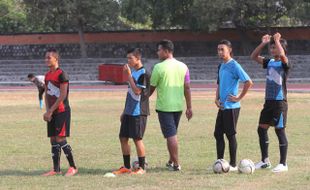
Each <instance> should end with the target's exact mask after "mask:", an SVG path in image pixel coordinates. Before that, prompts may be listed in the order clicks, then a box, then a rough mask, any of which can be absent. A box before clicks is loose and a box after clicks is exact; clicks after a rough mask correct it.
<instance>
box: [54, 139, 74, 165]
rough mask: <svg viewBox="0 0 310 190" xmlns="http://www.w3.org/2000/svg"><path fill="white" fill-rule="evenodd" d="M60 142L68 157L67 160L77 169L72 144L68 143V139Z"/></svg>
mask: <svg viewBox="0 0 310 190" xmlns="http://www.w3.org/2000/svg"><path fill="white" fill-rule="evenodd" d="M58 144H59V145H60V146H61V148H62V150H63V151H64V153H65V155H66V157H67V160H68V162H69V165H70V167H73V168H75V169H76V166H75V163H74V159H73V154H72V148H71V146H70V145H69V144H68V143H67V141H66V140H64V141H62V142H60V143H58Z"/></svg>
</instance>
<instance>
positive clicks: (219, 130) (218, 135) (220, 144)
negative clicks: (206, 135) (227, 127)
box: [214, 110, 225, 159]
mask: <svg viewBox="0 0 310 190" xmlns="http://www.w3.org/2000/svg"><path fill="white" fill-rule="evenodd" d="M222 117H223V111H222V110H219V111H218V113H217V118H216V123H215V129H214V138H215V140H216V153H217V159H223V158H224V152H225V141H224V130H223V118H222Z"/></svg>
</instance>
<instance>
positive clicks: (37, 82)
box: [27, 73, 45, 109]
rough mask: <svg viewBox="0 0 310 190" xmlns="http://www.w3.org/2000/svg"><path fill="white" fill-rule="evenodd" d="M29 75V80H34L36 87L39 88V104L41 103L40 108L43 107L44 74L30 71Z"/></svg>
mask: <svg viewBox="0 0 310 190" xmlns="http://www.w3.org/2000/svg"><path fill="white" fill-rule="evenodd" d="M27 77H28V80H29V81H30V82H32V83H33V84H34V85H36V87H37V88H38V91H39V105H40V108H41V109H43V94H44V91H45V85H44V76H43V75H38V76H34V74H32V73H29V74H28V76H27Z"/></svg>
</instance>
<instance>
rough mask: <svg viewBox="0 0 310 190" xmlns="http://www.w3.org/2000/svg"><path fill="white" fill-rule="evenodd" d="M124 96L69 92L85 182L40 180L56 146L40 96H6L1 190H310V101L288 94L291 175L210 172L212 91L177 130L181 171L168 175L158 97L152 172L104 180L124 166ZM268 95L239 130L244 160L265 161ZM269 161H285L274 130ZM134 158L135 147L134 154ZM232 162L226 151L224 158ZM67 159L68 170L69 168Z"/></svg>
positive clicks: (245, 109)
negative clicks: (262, 138) (263, 121)
mask: <svg viewBox="0 0 310 190" xmlns="http://www.w3.org/2000/svg"><path fill="white" fill-rule="evenodd" d="M125 93H126V92H125V91H124V92H71V94H70V103H71V107H72V131H71V132H72V137H70V139H69V142H70V144H71V145H72V148H73V150H74V155H75V159H76V162H77V166H78V167H79V171H80V173H79V175H78V176H74V177H72V178H65V177H63V176H57V177H49V178H44V177H41V176H40V174H41V173H42V172H44V171H46V170H48V169H50V168H51V158H50V145H49V141H48V139H47V138H46V124H45V123H44V122H43V120H42V114H43V111H42V110H40V109H39V106H38V102H37V94H36V92H35V91H28V92H27V91H21V92H0V134H1V138H0V144H1V147H0V189H31V190H34V189H55V188H56V187H57V188H59V189H272V190H273V189H281V190H283V189H294V190H297V189H310V187H309V184H310V164H309V163H310V162H309V161H310V150H309V148H308V147H307V143H308V142H309V137H310V136H309V123H310V116H309V114H308V113H307V112H308V110H309V106H310V94H289V118H288V128H287V133H288V139H289V155H288V165H289V172H287V173H282V174H273V173H272V172H271V171H270V170H264V171H256V172H255V173H254V174H253V175H242V174H238V173H228V174H225V175H215V174H213V173H212V171H211V170H210V167H211V165H212V163H213V161H214V160H215V158H216V153H215V140H214V138H213V129H214V123H215V117H216V113H217V109H216V108H215V106H214V104H213V100H214V93H213V92H193V107H194V109H193V110H194V118H193V120H192V121H190V122H187V120H186V119H185V118H184V117H183V118H182V120H181V125H180V130H179V140H180V160H181V164H182V169H183V170H182V171H181V172H177V173H176V172H169V171H167V170H166V168H165V167H164V164H165V162H166V161H167V151H166V146H165V141H164V139H163V137H162V135H161V131H160V128H159V123H158V120H157V116H156V112H155V111H154V103H155V102H154V100H155V97H152V98H151V110H152V113H151V116H150V117H149V120H148V126H147V130H146V134H145V139H144V141H145V146H146V149H147V159H148V162H149V166H150V167H149V169H148V171H147V174H146V175H144V176H121V177H116V178H104V177H103V175H104V174H105V173H106V172H109V171H111V170H113V169H117V168H118V167H119V166H121V164H122V156H121V151H120V146H119V142H118V132H119V125H120V123H119V114H120V113H121V111H122V109H123V106H124V100H125ZM263 95H264V94H263V93H261V92H259V93H257V92H251V93H250V94H249V95H248V96H247V97H246V98H245V99H244V100H243V102H242V109H241V113H240V118H239V125H238V136H237V138H238V160H240V159H242V158H250V159H252V160H253V161H258V160H259V158H260V152H259V144H258V137H257V133H256V129H257V122H258V118H259V113H260V110H261V108H262V106H263ZM269 135H270V159H271V161H272V163H273V165H276V164H277V162H278V160H279V151H278V142H277V138H276V135H275V133H274V132H273V130H272V129H270V130H269ZM132 150H133V154H135V152H134V147H133V148H132ZM225 155H226V158H228V152H227V151H226V153H225ZM67 167H68V165H67V161H66V160H65V158H62V169H63V171H65V170H66V169H67Z"/></svg>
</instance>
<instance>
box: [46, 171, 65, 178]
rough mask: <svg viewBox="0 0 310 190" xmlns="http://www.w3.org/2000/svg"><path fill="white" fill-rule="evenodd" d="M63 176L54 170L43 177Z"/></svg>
mask: <svg viewBox="0 0 310 190" xmlns="http://www.w3.org/2000/svg"><path fill="white" fill-rule="evenodd" d="M61 174H62V172H55V171H54V170H51V171H49V172H46V173H44V174H42V176H45V177H47V176H54V175H61Z"/></svg>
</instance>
